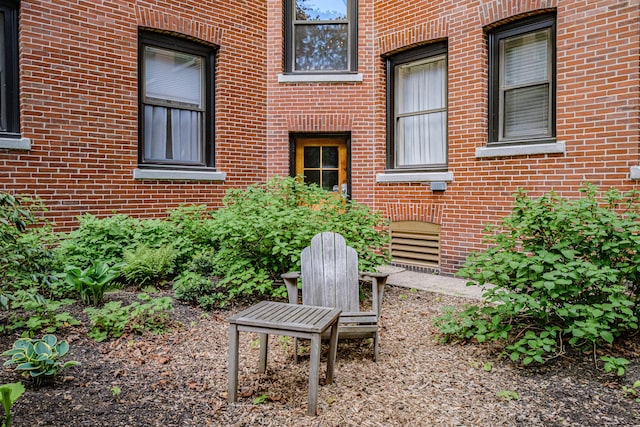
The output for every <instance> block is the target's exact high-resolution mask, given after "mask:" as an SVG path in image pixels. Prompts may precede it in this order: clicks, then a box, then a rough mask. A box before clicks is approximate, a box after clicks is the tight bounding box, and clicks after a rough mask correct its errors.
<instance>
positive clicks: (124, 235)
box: [56, 214, 138, 268]
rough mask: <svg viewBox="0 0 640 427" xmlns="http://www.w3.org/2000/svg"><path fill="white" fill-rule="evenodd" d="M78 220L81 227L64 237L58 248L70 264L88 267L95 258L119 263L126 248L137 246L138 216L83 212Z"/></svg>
mask: <svg viewBox="0 0 640 427" xmlns="http://www.w3.org/2000/svg"><path fill="white" fill-rule="evenodd" d="M78 222H79V226H78V228H76V229H75V230H73V231H72V232H71V233H68V234H67V235H64V236H63V238H62V241H61V243H60V246H59V247H58V248H57V251H56V254H57V256H58V257H59V258H61V259H63V260H64V263H65V264H67V265H75V266H78V267H80V268H86V267H88V266H90V265H91V263H92V262H93V261H95V260H101V261H104V262H106V263H107V264H109V265H114V264H118V263H120V262H122V256H123V253H124V251H126V250H128V249H133V248H135V246H136V241H135V239H134V237H135V233H136V229H137V224H138V220H137V219H134V218H130V217H129V216H127V215H123V214H117V215H113V216H110V217H106V218H97V217H96V216H94V215H92V214H84V215H82V216H80V217H78Z"/></svg>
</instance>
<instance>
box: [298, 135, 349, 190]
mask: <svg viewBox="0 0 640 427" xmlns="http://www.w3.org/2000/svg"><path fill="white" fill-rule="evenodd" d="M295 148H296V150H295V152H296V168H295V170H296V175H304V177H305V178H304V180H305V182H307V183H315V184H317V185H318V186H320V187H322V188H324V189H325V190H328V191H334V192H336V193H340V194H342V196H343V197H345V198H347V197H348V196H349V195H348V189H349V182H348V174H347V164H348V160H347V139H346V137H345V136H337V137H322V138H317V137H315V138H311V137H299V138H296V139H295Z"/></svg>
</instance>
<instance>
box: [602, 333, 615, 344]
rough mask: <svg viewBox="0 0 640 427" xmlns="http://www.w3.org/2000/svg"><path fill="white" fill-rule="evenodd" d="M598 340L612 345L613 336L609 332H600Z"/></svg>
mask: <svg viewBox="0 0 640 427" xmlns="http://www.w3.org/2000/svg"><path fill="white" fill-rule="evenodd" d="M600 338H602V339H603V340H605V341H606V342H608V343H609V344H612V343H613V334H611V332H609V331H601V332H600Z"/></svg>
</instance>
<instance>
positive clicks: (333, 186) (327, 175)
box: [322, 170, 340, 191]
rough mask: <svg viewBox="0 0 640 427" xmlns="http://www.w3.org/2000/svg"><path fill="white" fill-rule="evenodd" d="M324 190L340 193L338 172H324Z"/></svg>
mask: <svg viewBox="0 0 640 427" xmlns="http://www.w3.org/2000/svg"><path fill="white" fill-rule="evenodd" d="M322 188H324V189H325V190H328V191H340V190H339V187H338V171H327V170H325V171H322Z"/></svg>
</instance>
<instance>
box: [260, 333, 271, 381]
mask: <svg viewBox="0 0 640 427" xmlns="http://www.w3.org/2000/svg"><path fill="white" fill-rule="evenodd" d="M268 349H269V334H260V360H259V362H258V372H260V373H261V374H264V373H265V371H266V370H267V352H268Z"/></svg>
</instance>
